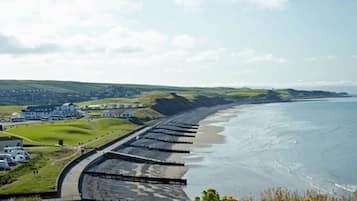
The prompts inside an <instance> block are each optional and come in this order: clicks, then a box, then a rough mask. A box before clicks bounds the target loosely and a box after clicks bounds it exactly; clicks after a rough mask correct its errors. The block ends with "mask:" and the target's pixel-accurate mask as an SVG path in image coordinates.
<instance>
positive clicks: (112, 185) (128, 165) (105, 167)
mask: <svg viewBox="0 0 357 201" xmlns="http://www.w3.org/2000/svg"><path fill="white" fill-rule="evenodd" d="M237 105H239V104H226V105H219V106H214V107H201V108H197V109H195V110H192V111H187V112H184V113H180V114H177V115H174V116H171V117H168V118H167V119H164V120H162V122H161V123H160V124H159V125H160V126H172V125H170V122H180V123H187V124H201V123H202V121H203V120H204V119H206V118H207V117H208V116H211V115H213V114H215V113H217V112H219V111H224V110H226V109H229V108H232V107H235V106H237ZM173 127H174V126H173ZM208 130H210V132H211V133H212V135H211V136H210V137H208V138H207V136H206V135H203V136H201V135H200V134H198V133H199V132H201V133H202V130H201V131H199V132H197V133H196V134H195V138H191V137H190V138H189V137H183V136H180V137H177V136H170V135H168V134H160V133H152V132H150V131H148V132H147V133H145V134H143V135H142V137H140V139H136V140H134V141H133V142H131V144H133V145H135V146H138V145H139V146H150V147H158V148H164V149H179V150H192V148H194V147H195V146H197V144H198V142H201V143H202V142H205V143H206V144H212V143H213V142H214V141H221V142H224V141H222V138H221V137H222V136H221V137H219V136H218V137H217V136H216V135H214V131H219V130H222V128H218V127H211V128H209V129H208ZM208 130H207V131H203V132H205V133H206V132H208ZM166 132H168V131H166ZM170 132H174V131H170ZM170 132H169V133H170ZM187 134H189V133H187ZM145 137H147V138H145ZM148 137H149V138H151V139H148ZM196 137H197V139H196ZM152 138H157V139H165V140H176V141H192V142H193V144H173V143H165V142H162V141H154V140H152ZM113 151H116V152H120V153H125V154H130V155H136V156H139V157H147V158H152V159H154V160H161V161H173V162H185V157H187V156H190V155H191V154H181V153H168V152H163V151H159V150H147V149H145V148H140V147H132V146H119V147H117V148H115V149H114V150H113ZM189 167H190V166H189V165H186V166H183V167H174V166H164V165H155V164H146V163H137V162H133V161H123V160H120V159H104V160H103V161H101V162H100V163H99V164H96V165H95V166H94V167H90V168H89V171H94V172H100V173H101V172H103V173H109V174H125V175H128V176H134V177H135V176H138V177H140V176H148V177H158V178H160V177H165V178H178V179H182V178H184V175H185V174H186V172H187V171H188V168H189ZM81 192H82V196H83V198H84V199H89V200H90V199H96V200H103V199H104V200H113V199H114V200H117V199H125V200H146V201H151V200H152V201H161V200H162V201H166V200H177V201H181V200H182V201H187V200H190V198H189V197H188V196H187V194H186V193H185V191H184V186H182V185H172V184H152V183H143V182H132V181H123V180H115V179H108V178H101V177H94V176H91V175H84V177H83V182H82V186H81Z"/></svg>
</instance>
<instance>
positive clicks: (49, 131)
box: [7, 119, 137, 145]
mask: <svg viewBox="0 0 357 201" xmlns="http://www.w3.org/2000/svg"><path fill="white" fill-rule="evenodd" d="M136 127H137V125H135V124H133V123H131V122H130V121H128V120H126V119H94V120H84V119H82V120H69V121H57V122H46V123H38V124H27V125H19V126H14V127H11V128H9V129H8V130H7V133H8V134H15V135H18V136H22V137H24V138H28V139H31V140H32V141H33V142H30V144H46V145H55V144H57V143H58V140H59V139H62V140H64V144H67V145H77V144H78V143H85V142H87V141H89V140H92V139H95V138H97V137H99V136H102V135H104V134H107V133H108V132H111V131H118V130H123V131H127V130H133V129H135V128H136ZM25 143H29V142H28V141H25Z"/></svg>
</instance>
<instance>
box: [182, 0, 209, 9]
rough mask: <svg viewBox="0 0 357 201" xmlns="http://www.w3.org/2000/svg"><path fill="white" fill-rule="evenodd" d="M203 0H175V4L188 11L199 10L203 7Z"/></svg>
mask: <svg viewBox="0 0 357 201" xmlns="http://www.w3.org/2000/svg"><path fill="white" fill-rule="evenodd" d="M202 3H203V0H175V4H176V5H177V6H179V7H181V8H183V9H185V10H188V11H197V10H200V9H201V6H202Z"/></svg>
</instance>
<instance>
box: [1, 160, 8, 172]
mask: <svg viewBox="0 0 357 201" xmlns="http://www.w3.org/2000/svg"><path fill="white" fill-rule="evenodd" d="M0 170H10V166H9V164H8V163H7V161H6V160H0Z"/></svg>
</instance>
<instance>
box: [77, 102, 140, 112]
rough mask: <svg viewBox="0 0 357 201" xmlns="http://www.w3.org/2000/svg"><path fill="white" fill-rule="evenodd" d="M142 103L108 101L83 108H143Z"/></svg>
mask: <svg viewBox="0 0 357 201" xmlns="http://www.w3.org/2000/svg"><path fill="white" fill-rule="evenodd" d="M143 107H145V105H144V104H142V103H108V104H103V105H88V106H85V107H84V108H83V109H85V110H115V109H129V108H143Z"/></svg>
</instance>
